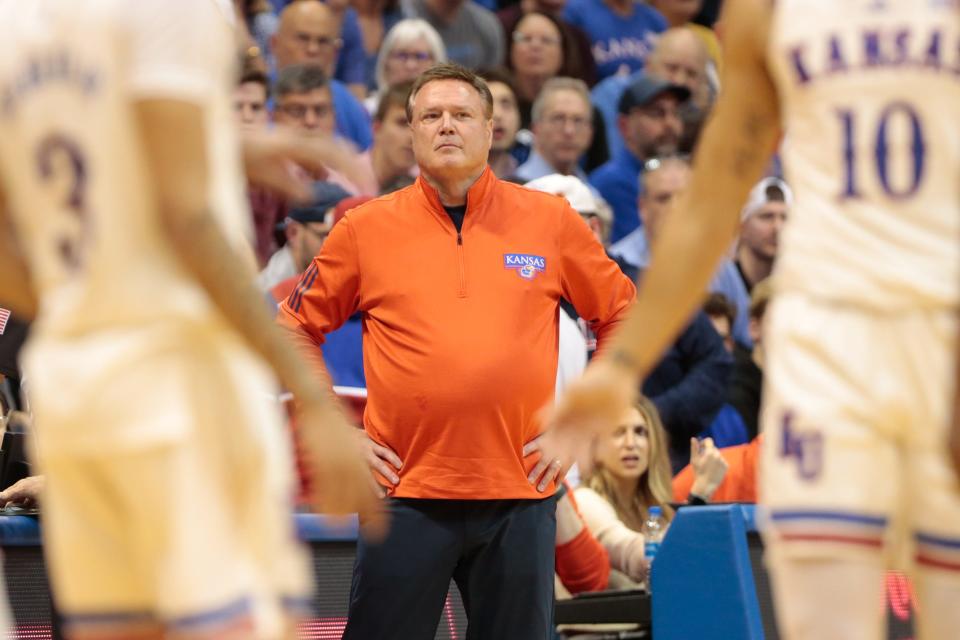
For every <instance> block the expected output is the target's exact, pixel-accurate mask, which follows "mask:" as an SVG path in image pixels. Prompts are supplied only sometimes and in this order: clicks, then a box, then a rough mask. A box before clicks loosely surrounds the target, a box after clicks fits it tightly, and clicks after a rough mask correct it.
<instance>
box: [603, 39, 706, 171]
mask: <svg viewBox="0 0 960 640" xmlns="http://www.w3.org/2000/svg"><path fill="white" fill-rule="evenodd" d="M708 64H709V57H708V55H707V49H706V47H705V46H704V44H703V41H702V40H701V39H700V37H699V36H697V34H696V33H694V31H693V30H692V29H690V28H689V27H679V28H674V29H670V30H669V31H666V32H664V33H663V34H661V36H660V38H659V40H657V45H656V46H655V47H654V49H653V52H652V53H651V54H650V56H649V58H647V66H646V67H645V68H644V70H643V71H637V72H635V73H634V74H633V75H630V76H611V77H609V78H607V79H606V80H604V81H603V82H601V83H600V84H598V85H597V86H596V87H594V88H593V91H592V92H591V100H592V101H593V104H594V106H596V107H597V109H599V110H600V112H601V113H602V114H603V118H604V123H605V125H606V136H607V146H608V147H609V149H610V156H611V157H613V156H615V155H616V154H617V153H619V152H620V150H622V149H623V138H622V137H621V135H620V131H619V128H618V126H617V105H618V103H619V101H620V96H622V95H623V90H624V89H626V88H627V87H628V86H630V85H631V84H633V83H634V82H636V81H637V79H639V78H640V77H641V76H643V75H651V76H656V77H658V78H660V79H661V80H666V81H667V82H672V83H673V84H679V85H682V86H684V87H686V88H687V89H689V90H690V95H691V99H690V100H688V101H687V102H686V103H685V104H684V106H683V108H682V109H681V119H682V120H683V123H684V135H683V138H682V143H681V148H683V149H684V150H685V151H689V150H690V149H692V147H693V141H694V140H695V139H696V137H697V134H698V133H699V130H700V125H701V123H702V122H703V119H704V118H705V116H706V114H707V113H708V112H709V110H710V106H711V102H712V98H713V89H712V87H711V85H710V82H709V79H708Z"/></svg>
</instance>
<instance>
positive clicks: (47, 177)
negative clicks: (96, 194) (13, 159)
mask: <svg viewBox="0 0 960 640" xmlns="http://www.w3.org/2000/svg"><path fill="white" fill-rule="evenodd" d="M34 160H35V163H36V170H37V175H38V176H39V177H40V181H41V182H42V183H43V184H44V185H45V186H47V187H49V188H50V189H54V190H56V192H55V194H54V197H55V198H56V199H57V201H58V203H59V207H61V209H60V210H59V211H58V212H57V213H58V215H57V219H56V222H55V225H56V229H57V232H56V240H55V242H56V251H57V254H58V255H59V256H60V258H61V259H62V261H63V264H64V266H65V267H66V268H67V270H68V271H76V270H77V269H79V268H80V267H81V266H83V249H84V245H85V244H86V240H87V236H88V235H89V234H88V228H87V227H88V216H87V210H86V202H85V200H84V188H85V186H86V182H87V167H86V163H85V161H84V155H83V152H82V151H81V150H80V147H79V145H77V144H76V143H75V142H74V141H73V140H71V139H70V138H68V137H66V136H64V135H61V134H51V135H48V136H47V137H45V138H44V139H43V140H42V141H41V142H40V144H39V145H37V151H36V154H35V156H34Z"/></svg>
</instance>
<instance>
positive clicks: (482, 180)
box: [279, 65, 635, 640]
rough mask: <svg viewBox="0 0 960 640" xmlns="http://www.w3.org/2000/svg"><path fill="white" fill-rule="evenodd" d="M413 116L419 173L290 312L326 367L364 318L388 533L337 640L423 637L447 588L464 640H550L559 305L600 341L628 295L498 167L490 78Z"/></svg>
mask: <svg viewBox="0 0 960 640" xmlns="http://www.w3.org/2000/svg"><path fill="white" fill-rule="evenodd" d="M408 116H409V120H410V123H411V129H412V132H413V140H414V142H413V144H414V153H415V155H416V158H417V163H418V165H419V167H420V172H421V175H420V178H418V180H417V182H416V183H415V184H414V185H412V186H411V187H408V188H406V189H403V190H400V191H397V192H395V193H392V194H390V195H388V196H385V197H382V198H379V199H376V200H373V201H371V202H369V203H367V204H364V205H362V206H360V207H358V208H356V209H354V210H353V211H351V212H350V213H348V214H347V215H346V217H345V218H344V219H343V220H342V221H341V222H340V223H339V224H338V225H337V226H336V227H334V229H333V231H332V232H331V233H330V236H329V237H328V238H327V240H326V242H325V243H324V245H323V248H322V250H321V252H320V254H319V255H318V256H317V258H316V259H315V260H314V261H313V263H312V265H311V266H310V267H308V269H307V270H306V272H305V273H304V276H303V278H302V279H301V281H300V283H299V285H298V286H297V288H296V289H295V290H294V292H293V293H292V294H290V296H289V297H288V298H287V300H286V301H284V303H283V304H282V305H281V309H280V313H279V320H280V322H281V323H283V324H284V325H285V326H287V327H288V328H289V329H290V331H291V335H292V336H293V338H294V339H296V340H297V341H298V342H299V343H301V344H302V346H303V348H304V350H305V351H308V352H311V353H312V354H313V355H314V359H315V361H316V360H317V355H316V354H317V353H319V350H318V349H317V348H316V347H317V345H318V344H320V343H322V341H323V336H324V335H325V334H327V333H329V332H330V331H333V330H334V329H336V328H337V327H338V326H340V325H341V324H342V323H343V322H344V321H345V320H346V319H347V318H349V317H350V315H351V314H353V313H354V312H355V311H357V310H359V311H360V312H361V313H362V314H363V352H364V370H365V373H366V377H367V389H368V394H369V395H368V403H367V408H366V411H365V413H364V419H363V422H364V429H365V431H366V437H367V439H366V444H367V448H368V454H369V460H370V463H371V468H372V469H373V470H374V472H375V475H376V478H377V481H378V482H379V484H380V485H381V487H382V488H383V491H384V493H385V494H386V495H387V496H388V504H387V509H388V511H389V513H390V516H391V529H390V533H389V535H388V536H387V538H386V539H385V540H383V541H381V542H378V543H373V542H371V541H367V540H361V542H360V543H359V546H358V550H357V564H356V568H355V572H354V583H353V588H352V592H351V599H350V613H349V621H348V623H347V629H346V631H345V635H344V638H346V639H347V640H355V639H363V640H376V639H378V638H384V639H387V638H404V640H417V639H420V638H423V639H426V638H432V637H433V635H434V631H435V629H436V625H437V622H438V620H439V616H440V612H441V609H442V607H443V602H444V598H445V595H446V592H447V589H448V587H449V582H450V579H451V578H453V579H455V580H456V581H457V584H458V586H459V588H460V591H461V593H462V594H463V597H464V602H465V604H466V608H467V615H468V617H469V620H470V625H471V627H472V629H473V630H472V631H471V637H475V638H480V639H486V638H489V639H493V638H524V639H528V640H539V639H541V638H543V639H545V638H550V637H552V636H553V613H552V612H553V573H554V557H553V547H554V537H555V500H554V499H553V497H552V496H553V493H554V491H555V489H556V485H555V481H556V478H557V476H558V475H559V473H560V470H561V467H562V464H561V461H559V460H542V461H541V460H540V459H539V452H538V449H537V444H536V438H537V436H538V435H539V433H540V431H541V425H540V423H539V421H538V420H537V417H536V415H537V412H538V411H539V409H540V408H541V407H543V406H544V404H546V403H548V402H549V401H550V398H551V396H552V394H553V388H554V382H555V377H556V367H557V342H558V317H557V313H558V310H559V302H560V299H561V298H565V299H567V300H569V301H571V302H572V303H573V304H574V306H575V307H576V309H577V311H578V312H579V314H580V316H581V317H583V318H586V319H588V320H589V321H590V324H591V327H592V329H593V330H594V332H595V333H596V334H597V336H598V338H599V339H600V340H601V342H602V341H603V340H604V339H605V337H606V336H608V335H609V334H610V332H611V331H612V330H613V329H614V327H615V326H616V325H617V324H618V323H619V322H620V321H621V320H622V319H623V317H624V315H625V313H626V310H627V308H628V307H629V305H630V303H631V302H632V300H633V298H634V295H635V290H634V287H633V284H632V283H631V282H630V281H629V280H628V279H627V278H626V277H625V276H623V275H622V274H621V273H620V271H619V268H618V267H617V265H616V264H615V263H614V262H612V261H611V260H609V259H608V258H607V256H606V254H605V253H604V250H603V247H602V246H601V245H600V243H599V242H598V241H597V240H596V239H595V238H594V237H593V235H592V234H591V232H590V229H589V228H588V226H587V225H586V224H585V223H584V221H583V220H582V219H581V218H580V216H579V215H578V214H577V213H576V212H574V211H573V209H571V208H570V206H569V205H568V204H567V202H566V200H565V199H564V198H562V197H559V196H553V195H549V194H545V193H541V192H534V191H529V190H527V189H524V188H523V187H520V186H517V185H513V184H509V183H506V182H502V181H500V180H498V179H497V178H496V177H495V176H494V175H493V172H492V171H491V170H490V169H489V168H488V167H487V156H488V153H489V150H490V144H491V140H492V131H493V123H492V98H491V96H490V91H489V89H488V88H487V86H486V84H485V83H484V82H483V81H482V80H480V79H479V78H477V77H476V76H474V75H473V74H472V73H470V72H469V71H466V70H465V69H462V68H460V67H457V66H456V65H439V66H437V67H434V68H433V69H431V70H430V71H427V72H426V73H424V74H423V75H421V76H420V78H419V79H418V80H417V81H416V83H415V84H414V87H413V89H412V91H411V97H410V100H409V102H408ZM319 364H320V363H318V365H319ZM321 491H322V488H321Z"/></svg>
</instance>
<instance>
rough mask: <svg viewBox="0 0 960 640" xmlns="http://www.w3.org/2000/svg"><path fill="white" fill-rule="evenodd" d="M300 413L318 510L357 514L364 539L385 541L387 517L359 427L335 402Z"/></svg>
mask: <svg viewBox="0 0 960 640" xmlns="http://www.w3.org/2000/svg"><path fill="white" fill-rule="evenodd" d="M297 413H298V425H299V431H300V434H301V439H300V441H301V443H302V444H303V447H304V449H305V452H304V453H305V458H306V461H307V464H308V465H309V475H310V478H311V480H312V489H313V491H312V496H311V502H312V503H313V506H314V508H315V509H316V510H317V511H319V512H322V513H327V514H331V515H347V514H351V513H354V512H356V513H357V514H358V515H359V516H360V520H361V522H362V523H363V535H364V536H365V537H367V538H370V539H373V540H382V539H383V538H384V536H385V535H386V532H387V520H386V514H385V513H384V511H383V507H382V505H383V503H382V501H381V500H380V497H379V496H378V495H377V492H376V491H374V490H373V488H372V487H371V486H370V471H369V470H368V468H367V464H366V462H365V460H364V452H363V449H362V447H360V446H358V441H357V437H356V431H357V429H356V427H354V426H352V425H351V424H350V423H349V422H348V421H347V419H346V417H345V416H344V414H343V412H342V411H341V410H340V407H339V406H335V403H332V402H331V403H315V406H302V407H300V408H299V410H298V411H297Z"/></svg>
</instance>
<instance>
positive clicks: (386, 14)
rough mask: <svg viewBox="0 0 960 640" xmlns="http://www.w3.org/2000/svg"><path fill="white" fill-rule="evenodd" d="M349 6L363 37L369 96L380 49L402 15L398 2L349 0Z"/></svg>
mask: <svg viewBox="0 0 960 640" xmlns="http://www.w3.org/2000/svg"><path fill="white" fill-rule="evenodd" d="M350 4H351V8H352V11H354V12H355V13H356V16H357V23H358V24H359V26H360V34H361V35H362V36H363V55H364V60H365V62H364V78H365V79H366V83H367V95H370V94H371V93H373V92H374V91H376V90H377V71H376V69H377V56H378V54H379V53H380V47H381V45H383V42H384V38H386V36H387V34H388V33H390V30H391V29H393V27H394V26H396V24H397V23H398V22H400V21H401V20H402V19H403V14H402V13H401V11H400V3H399V2H398V0H351V3H350ZM438 38H439V36H438ZM344 40H346V34H344ZM371 113H373V112H372V111H371Z"/></svg>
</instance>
